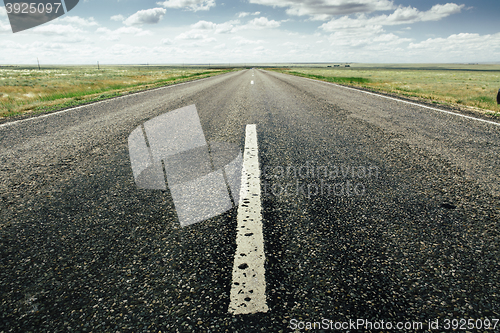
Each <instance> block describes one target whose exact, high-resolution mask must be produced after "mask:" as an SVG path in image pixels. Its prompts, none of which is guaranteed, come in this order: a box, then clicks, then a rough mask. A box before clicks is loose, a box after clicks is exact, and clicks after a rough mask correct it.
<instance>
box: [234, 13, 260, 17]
mask: <svg viewBox="0 0 500 333" xmlns="http://www.w3.org/2000/svg"><path fill="white" fill-rule="evenodd" d="M248 15H253V16H257V15H260V12H255V13H249V12H240V13H238V17H239V18H242V17H247V16H248Z"/></svg>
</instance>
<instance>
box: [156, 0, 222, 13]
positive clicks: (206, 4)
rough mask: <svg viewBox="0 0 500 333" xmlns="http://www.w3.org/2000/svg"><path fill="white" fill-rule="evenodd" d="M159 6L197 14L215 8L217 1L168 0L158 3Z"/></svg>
mask: <svg viewBox="0 0 500 333" xmlns="http://www.w3.org/2000/svg"><path fill="white" fill-rule="evenodd" d="M157 4H158V5H160V6H163V7H165V8H175V9H186V10H191V11H193V12H196V11H199V10H209V9H210V8H211V7H214V6H215V0H166V1H164V2H157Z"/></svg>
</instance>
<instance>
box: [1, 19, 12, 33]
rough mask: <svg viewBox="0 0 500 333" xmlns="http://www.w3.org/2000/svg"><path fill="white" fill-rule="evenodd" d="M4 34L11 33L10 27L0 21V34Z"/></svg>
mask: <svg viewBox="0 0 500 333" xmlns="http://www.w3.org/2000/svg"><path fill="white" fill-rule="evenodd" d="M6 32H12V29H11V27H10V25H8V24H4V23H3V22H2V21H0V34H1V33H6Z"/></svg>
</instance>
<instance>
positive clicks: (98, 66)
mask: <svg viewBox="0 0 500 333" xmlns="http://www.w3.org/2000/svg"><path fill="white" fill-rule="evenodd" d="M97 70H100V68H99V61H98V62H97Z"/></svg>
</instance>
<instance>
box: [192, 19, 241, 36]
mask: <svg viewBox="0 0 500 333" xmlns="http://www.w3.org/2000/svg"><path fill="white" fill-rule="evenodd" d="M239 23H240V21H238V20H234V21H228V22H224V23H220V24H217V23H214V22H209V21H198V22H197V23H195V24H193V25H191V27H192V28H193V29H195V30H212V31H214V32H215V33H216V34H224V33H231V32H233V31H234V28H235V25H237V24H239Z"/></svg>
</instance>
